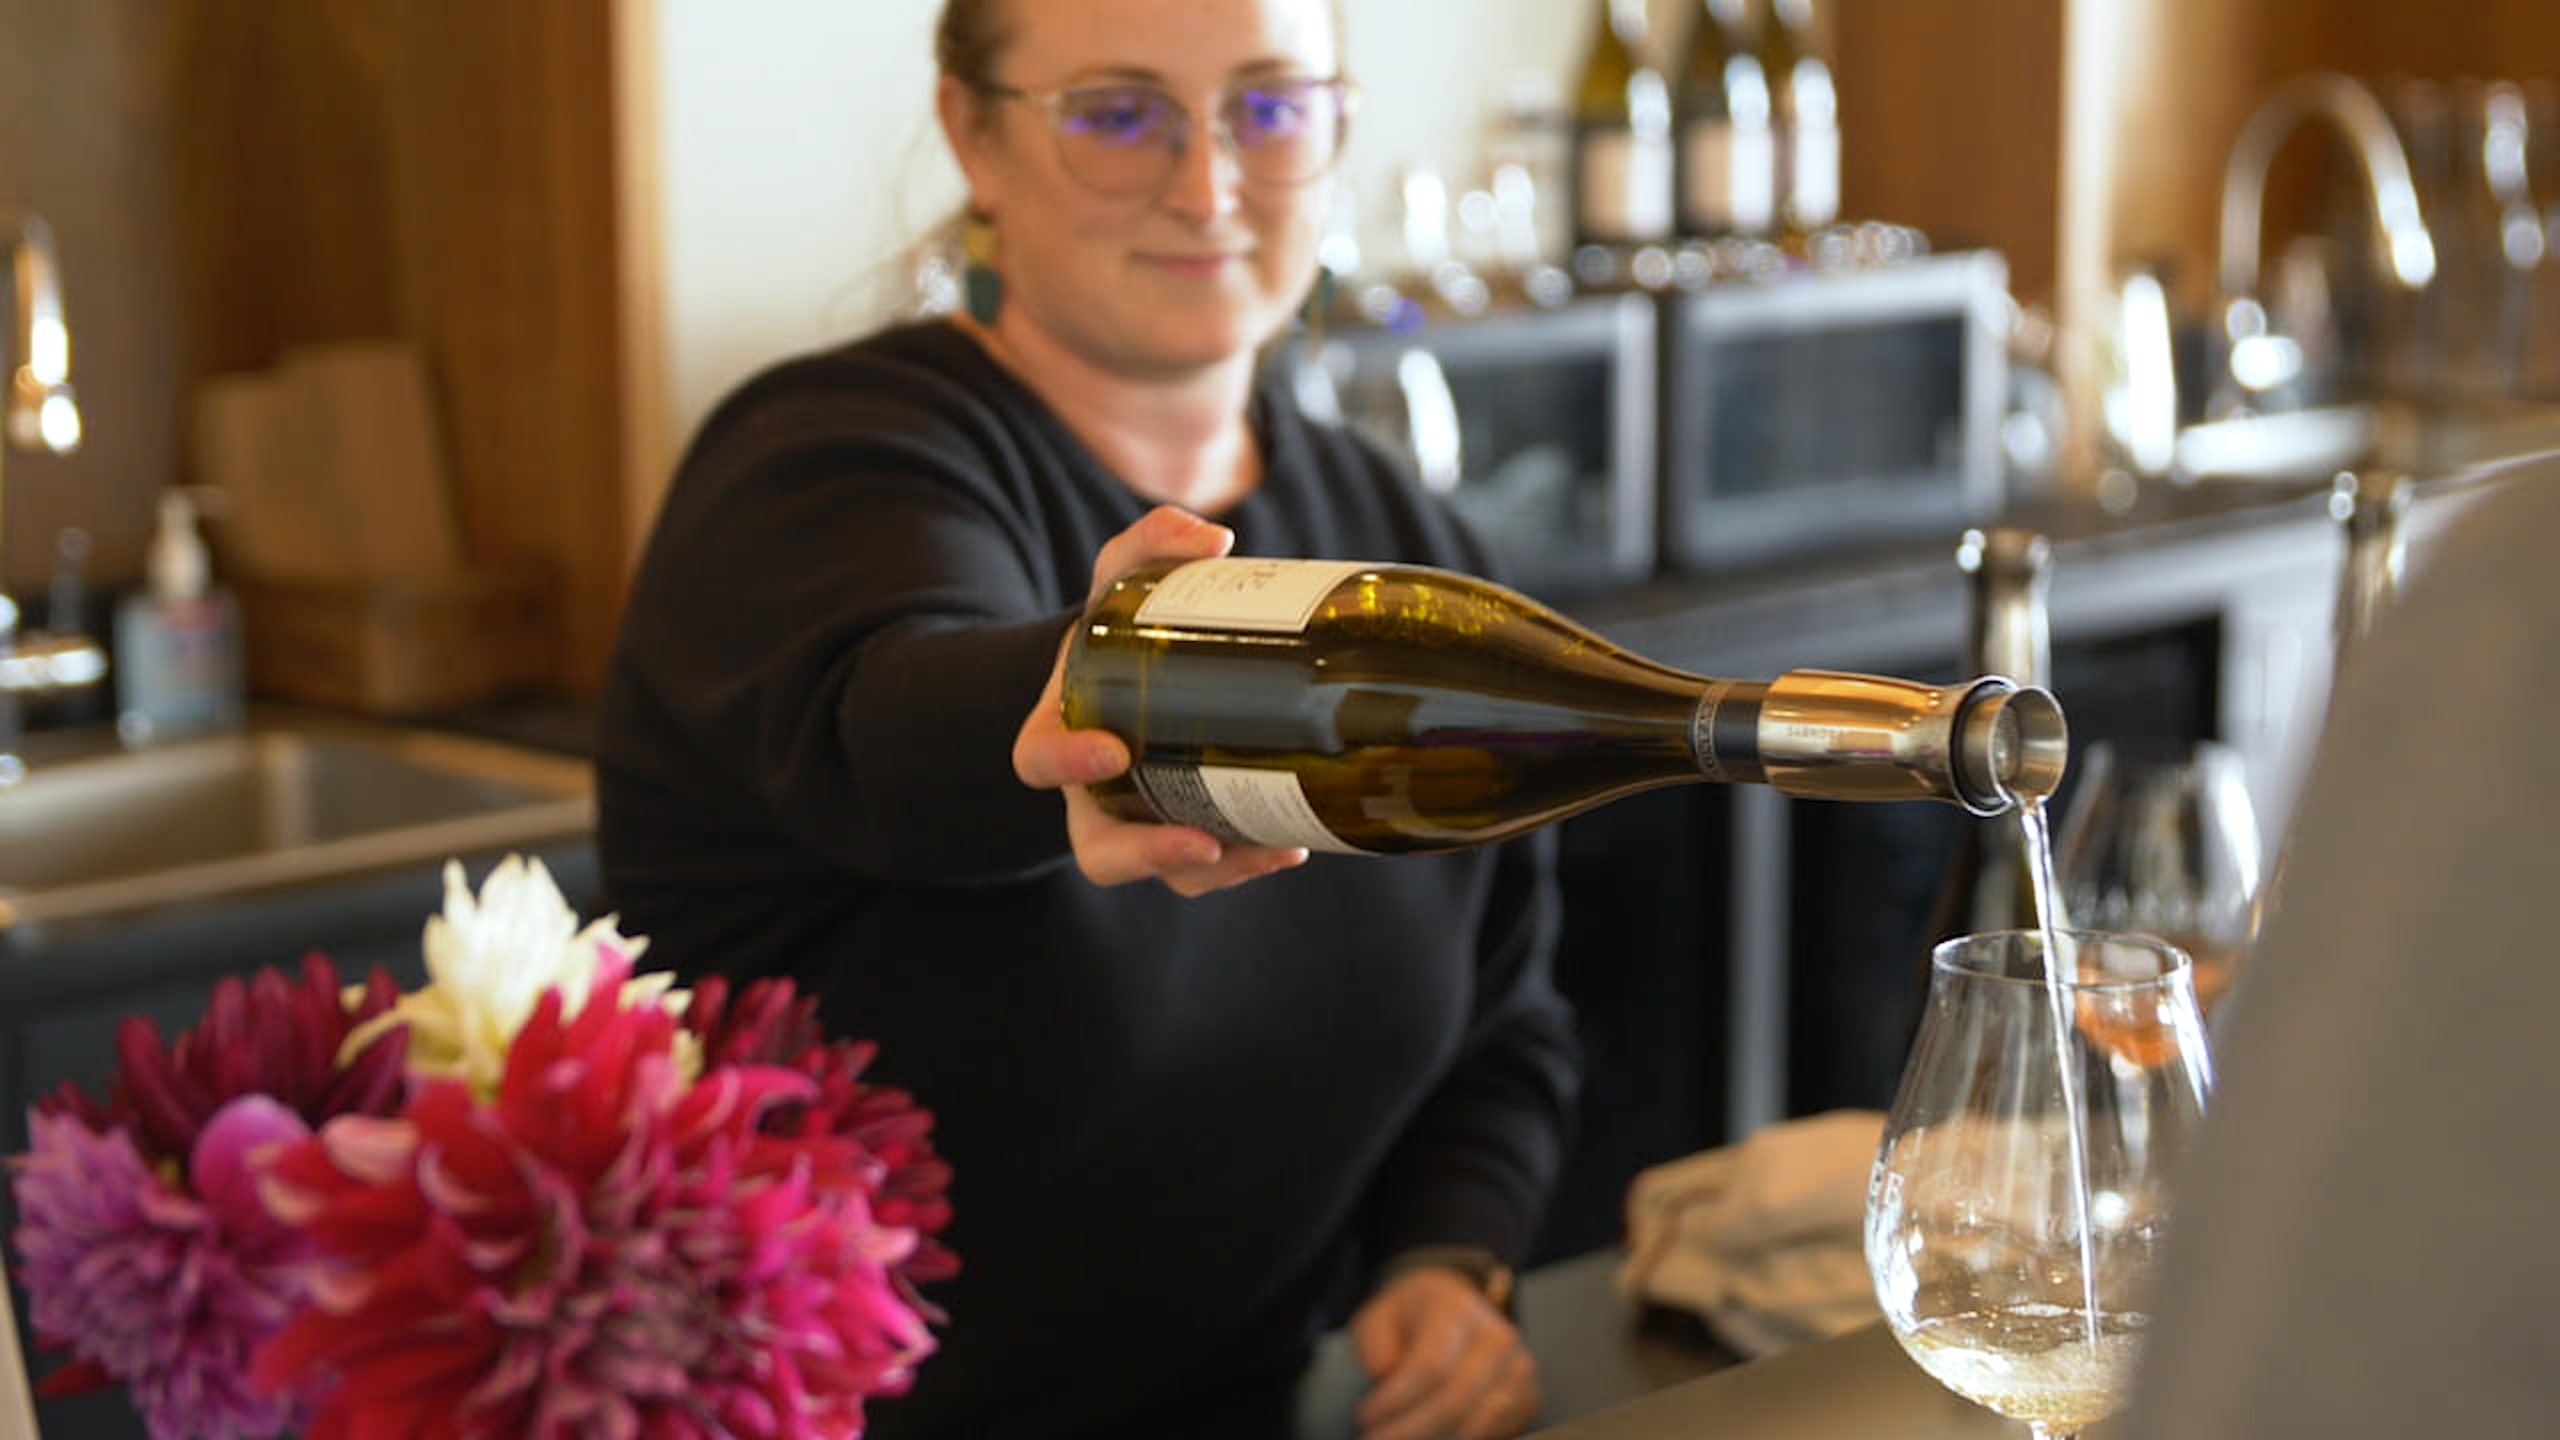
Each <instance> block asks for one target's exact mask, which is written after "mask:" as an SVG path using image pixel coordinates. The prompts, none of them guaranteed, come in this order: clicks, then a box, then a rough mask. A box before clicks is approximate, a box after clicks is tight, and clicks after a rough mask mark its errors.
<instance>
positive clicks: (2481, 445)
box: [2176, 401, 2560, 488]
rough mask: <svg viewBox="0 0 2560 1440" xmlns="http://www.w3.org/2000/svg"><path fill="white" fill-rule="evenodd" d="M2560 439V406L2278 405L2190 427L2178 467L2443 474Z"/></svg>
mask: <svg viewBox="0 0 2560 1440" xmlns="http://www.w3.org/2000/svg"><path fill="white" fill-rule="evenodd" d="M2555 446H2560V408H2555V407H2551V406H2545V405H2507V404H2496V405H2491V404H2472V405H2443V404H2438V405H2418V404H2413V403H2410V402H2406V401H2374V402H2367V403H2357V404H2345V405H2331V406H2322V407H2318V408H2314V409H2307V410H2292V411H2274V412H2270V413H2267V414H2263V415H2248V416H2242V417H2239V418H2236V419H2230V420H2214V421H2207V422H2205V423H2203V424H2199V425H2191V426H2188V427H2187V428H2186V429H2185V430H2183V431H2181V432H2180V433H2179V435H2178V447H2177V462H2176V473H2178V474H2180V475H2182V476H2186V477H2190V478H2192V479H2198V480H2208V481H2246V482H2260V483H2268V482H2272V483H2275V484H2279V485H2299V486H2303V487H2306V488H2309V487H2319V486H2326V485H2327V484H2328V483H2329V481H2330V479H2331V478H2332V477H2333V476H2335V475H2336V474H2337V473H2338V472H2339V471H2341V470H2381V471H2390V472H2393V473H2396V474H2400V475H2405V476H2408V477H2409V478H2410V479H2413V480H2434V479H2444V478H2447V477H2450V476H2454V475H2457V474H2460V473H2462V472H2464V471H2466V470H2468V469H2470V468H2471V467H2473V466H2476V465H2481V464H2484V463H2489V462H2495V461H2499V460H2504V459H2508V458H2511V457H2516V456H2522V455H2532V454H2539V453H2541V452H2544V451H2548V450H2551V449H2552V448H2554V447H2555Z"/></svg>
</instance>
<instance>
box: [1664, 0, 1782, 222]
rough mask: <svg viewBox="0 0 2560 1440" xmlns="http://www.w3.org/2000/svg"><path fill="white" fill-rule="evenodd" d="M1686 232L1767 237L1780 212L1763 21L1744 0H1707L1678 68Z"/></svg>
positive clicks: (1682, 219) (1681, 210)
mask: <svg viewBox="0 0 2560 1440" xmlns="http://www.w3.org/2000/svg"><path fill="white" fill-rule="evenodd" d="M1679 118H1680V130H1679V154H1680V168H1679V177H1678V179H1679V183H1678V193H1679V202H1680V203H1679V213H1680V230H1681V233H1682V234H1684V235H1691V236H1696V237H1698V238H1701V239H1714V238H1716V237H1719V236H1725V235H1765V234H1767V233H1768V232H1769V229H1770V226H1771V223H1772V221H1773V219H1774V217H1775V215H1776V212H1777V185H1778V176H1777V148H1776V145H1777V142H1776V139H1775V137H1774V135H1773V134H1772V133H1771V130H1770V116H1769V77H1768V75H1767V73H1766V72H1765V71H1763V70H1762V69H1761V68H1760V46H1759V27H1758V26H1757V24H1755V23H1754V20H1753V16H1752V13H1751V11H1750V10H1749V8H1748V7H1747V6H1746V5H1745V4H1744V0H1704V4H1702V5H1701V6H1700V7H1699V11H1698V19H1697V23H1696V25H1695V26H1694V27H1693V28H1692V29H1691V30H1690V32H1689V53H1688V57H1687V59H1686V61H1685V62H1684V63H1683V64H1682V66H1681V71H1680V99H1679Z"/></svg>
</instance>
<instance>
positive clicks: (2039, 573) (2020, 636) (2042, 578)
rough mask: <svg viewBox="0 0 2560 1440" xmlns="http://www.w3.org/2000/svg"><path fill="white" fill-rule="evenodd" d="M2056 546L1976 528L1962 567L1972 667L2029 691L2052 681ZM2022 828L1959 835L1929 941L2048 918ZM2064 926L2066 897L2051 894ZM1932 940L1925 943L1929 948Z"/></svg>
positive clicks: (1999, 826)
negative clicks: (2040, 908)
mask: <svg viewBox="0 0 2560 1440" xmlns="http://www.w3.org/2000/svg"><path fill="white" fill-rule="evenodd" d="M2052 558H2053V549H2052V546H2051V544H2050V543H2049V542H2047V541H2046V539H2045V537H2044V536H2042V535H2040V534H2038V533H2036V532H2035V531H2032V530H2021V529H2005V528H2004V529H1994V530H1968V531H1966V532H1965V535H1964V539H1963V540H1962V541H1961V542H1960V543H1959V544H1958V545H1957V547H1956V567H1957V568H1958V569H1960V570H1962V571H1963V572H1964V573H1965V575H1966V578H1967V580H1968V582H1969V596H1970V599H1969V605H1968V611H1967V633H1966V641H1965V669H1966V671H1967V672H1968V673H1970V674H1975V675H1996V676H2000V677H2003V678H2005V679H2008V680H2011V681H2014V682H2016V683H2017V684H2019V685H2021V686H2024V687H2028V688H2031V689H2036V690H2042V689H2044V688H2045V687H2047V686H2049V685H2050V684H2051V683H2052V670H2053V640H2052V628H2051V627H2052V622H2051V620H2050V619H2049V618H2048V610H2047V602H2046V595H2047V592H2048V590H2049V589H2050V586H2051V583H2052ZM2033 863H2034V862H2033V860H2032V859H2031V858H2030V857H2029V855H2028V852H2027V838H2026V831H2025V829H2024V827H2022V826H2020V825H2019V824H2018V822H2017V821H2016V820H2015V819H2014V818H2011V817H2003V818H2000V819H1996V820H1972V821H1969V822H1967V823H1966V824H1965V826H1964V828H1963V833H1961V834H1960V835H1959V836H1957V839H1956V846H1955V850H1954V853H1953V854H1952V855H1951V856H1950V858H1949V863H1948V866H1947V873H1946V876H1945V878H1944V879H1943V880H1942V881H1941V882H1940V884H1939V888H1938V900H1937V905H1936V907H1935V909H1934V911H1933V912H1932V914H1931V915H1930V919H1929V942H1930V945H1931V946H1934V945H1935V944H1937V942H1939V941H1941V940H1949V939H1953V938H1954V937H1956V936H1958V935H1980V934H1985V933H1988V932H1990V931H1994V930H2032V929H2035V928H2037V926H2038V924H2039V923H2040V922H2039V920H2038V918H2037V914H2036V896H2035V890H2034V884H2035V882H2034V879H2033V872H2032V869H2031V866H2032V865H2033ZM2051 901H2052V904H2053V906H2054V914H2055V919H2056V921H2057V923H2059V922H2060V920H2061V909H2062V897H2061V896H2060V895H2059V894H2056V895H2054V896H2052V897H2051ZM1926 948H1927V947H1924V953H1925V950H1926Z"/></svg>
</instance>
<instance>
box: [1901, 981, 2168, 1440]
mask: <svg viewBox="0 0 2560 1440" xmlns="http://www.w3.org/2000/svg"><path fill="white" fill-rule="evenodd" d="M2062 940H2063V944H2064V953H2065V954H2067V955H2068V956H2069V957H2070V963H2069V964H2068V965H2066V966H2065V967H2064V973H2065V974H2067V975H2068V976H2069V977H2071V978H2070V979H2069V980H2068V981H2067V983H2066V984H2065V986H2064V987H2063V994H2062V996H2061V997H2060V999H2061V1003H2060V1004H2059V1005H2057V1004H2056V1003H2055V997H2054V996H2053V995H2052V994H2050V993H2049V991H2048V987H2047V985H2046V983H2045V946H2044V936H2043V935H2042V934H2041V933H2040V932H2037V931H2032V930H2010V931H2000V932H1995V933H1992V934H1986V935H1968V936H1961V937H1959V938H1957V939H1953V940H1950V941H1948V942H1946V943H1945V944H1943V945H1941V946H1939V947H1938V949H1937V951H1936V952H1935V954H1934V956H1933V957H1932V963H1931V966H1930V985H1929V999H1928V1008H1927V1011H1926V1014H1925V1016H1924V1017H1923V1019H1922V1021H1921V1026H1920V1032H1919V1035H1918V1037H1917V1038H1916V1039H1915V1040H1914V1042H1913V1045H1912V1049H1911V1057H1910V1059H1909V1061H1908V1062H1907V1064H1906V1066H1905V1068H1904V1070H1903V1074H1902V1081H1901V1085H1900V1088H1899V1089H1898V1090H1897V1092H1896V1094H1895V1096H1894V1101H1893V1106H1892V1109H1891V1110H1890V1111H1889V1112H1888V1113H1887V1115H1886V1118H1885V1126H1884V1138H1883V1141H1882V1143H1881V1145H1880V1146H1879V1148H1878V1150H1877V1153H1876V1163H1875V1169H1874V1171H1873V1173H1872V1174H1871V1176H1870V1177H1869V1180H1868V1184H1867V1213H1866V1234H1865V1244H1866V1256H1867V1266H1868V1270H1869V1272H1870V1275H1871V1276H1872V1278H1873V1280H1874V1282H1875V1289H1876V1299H1877V1301H1878V1303H1879V1304H1880V1305H1881V1307H1882V1308H1883V1311H1884V1316H1885V1322H1886V1324H1887V1325H1888V1327H1890V1328H1891V1330H1892V1331H1893V1334H1894V1338H1895V1339H1896V1340H1898V1341H1900V1342H1901V1344H1902V1347H1903V1349H1904V1350H1905V1351H1907V1352H1908V1353H1909V1354H1910V1355H1911V1357H1912V1359H1913V1360H1915V1361H1916V1362H1918V1363H1919V1365H1920V1367H1921V1368H1922V1369H1924V1370H1926V1371H1928V1372H1929V1374H1930V1375H1931V1376H1933V1377H1934V1378H1936V1379H1937V1380H1938V1381H1939V1383H1941V1384H1943V1385H1945V1386H1946V1387H1947V1388H1949V1389H1951V1390H1953V1391H1955V1392H1956V1393H1957V1394H1960V1395H1962V1396H1964V1397H1965V1398H1967V1399H1969V1400H1972V1401H1974V1402H1975V1403H1977V1404H1980V1405H1982V1406H1984V1407H1985V1408H1987V1409H1990V1410H1992V1411H1994V1412H1996V1413H1998V1414H2001V1415H2005V1416H2008V1417H2009V1418H2011V1419H2013V1420H2019V1421H2023V1422H2025V1423H2026V1424H2027V1426H2028V1427H2029V1428H2030V1429H2031V1430H2033V1431H2034V1433H2035V1434H2036V1435H2037V1436H2038V1437H2040V1440H2061V1437H2067V1436H2071V1435H2074V1434H2076V1433H2077V1432H2078V1431H2079V1429H2080V1427H2082V1426H2084V1425H2088V1424H2092V1423H2094V1422H2096V1421H2099V1420H2103V1419H2105V1418H2106V1417H2107V1416H2108V1415H2109V1414H2111V1413H2113V1412H2114V1411H2115V1410H2116V1408H2117V1407H2118V1406H2119V1405H2120V1404H2121V1403H2122V1400H2123V1396H2124V1392H2125V1388H2126V1386H2127V1384H2128V1382H2129V1380H2130V1377H2131V1371H2132V1367H2133V1360H2134V1356H2135V1352H2136V1351H2137V1349H2138V1348H2139V1346H2140V1343H2141V1339H2142V1332H2143V1327H2144V1324H2145V1316H2144V1314H2143V1313H2142V1311H2141V1309H2140V1308H2139V1307H2140V1306H2141V1304H2142V1295H2143V1293H2144V1292H2145V1291H2146V1290H2147V1289H2148V1288H2149V1282H2150V1279H2151V1276H2152V1273H2153V1271H2154V1269H2155V1267H2156V1266H2157V1264H2158V1262H2159V1259H2160V1254H2161V1245H2162V1240H2163V1238H2164V1235H2165V1233H2166V1230H2167V1228H2168V1219H2169V1198H2168V1192H2167V1188H2166V1182H2167V1179H2168V1177H2169V1176H2170V1175H2171V1173H2172V1172H2173V1171H2174V1169H2175V1167H2176V1164H2177V1162H2178V1160H2179V1157H2180V1156H2181V1155H2182V1154H2183V1152H2184V1151H2185V1150H2186V1148H2187V1145H2188V1142H2189V1141H2190V1139H2191V1138H2192V1137H2193V1134H2194V1132H2195V1130H2196V1128H2197V1126H2198V1124H2199V1122H2200V1121H2201V1120H2202V1118H2203V1115H2204V1108H2205V1102H2206V1097H2207V1096H2208V1094H2209V1093H2210V1092H2211V1090H2212V1087H2213V1069H2212V1061H2211V1058H2210V1056H2209V1054H2208V1052H2207V1050H2206V1041H2205V1033H2204V1021H2203V1017H2202V1014H2201V1013H2200V1012H2199V1010H2198V1008H2197V1006H2196V996H2195V989H2194V985H2193V974H2192V970H2191V968H2190V966H2189V964H2188V962H2187V959H2186V957H2185V955H2184V954H2182V953H2181V952H2180V951H2179V950H2178V949H2177V948H2176V947H2175V946H2172V945H2168V944H2166V943H2164V942H2162V941H2159V940H2156V939H2153V938H2151V937H2149V936H2142V935H2109V934H2101V933H2095V932H2089V931H2069V930H2066V931H2064V932H2062ZM2060 1017H2068V1018H2067V1021H2065V1023H2064V1025H2063V1027H2062V1031H2061V1033H2060V1034H2059V1036H2057V1033H2056V1028H2057V1019H2058V1018H2060ZM2066 1077H2067V1080H2068V1084H2067V1085H2066ZM2075 1097H2076V1104H2077V1105H2078V1107H2079V1109H2080V1110H2081V1113H2082V1114H2083V1115H2084V1116H2085V1117H2086V1134H2087V1137H2088V1141H2087V1147H2086V1162H2085V1165H2081V1164H2075V1163H2074V1161H2073V1160H2072V1158H2071V1157H2072V1146H2071V1145H2070V1144H2069V1142H2068V1136H2069V1134H2070V1128H2069V1120H2068V1116H2069V1113H2070V1109H2069V1107H2070V1106H2071V1105H2072V1104H2073V1103H2075ZM2084 1236H2085V1237H2086V1243H2085V1245H2084V1243H2083V1237H2084ZM2084 1257H2085V1259H2084ZM2093 1299H2094V1316H2093V1314H2092V1300H2093Z"/></svg>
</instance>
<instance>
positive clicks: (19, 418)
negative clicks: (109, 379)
mask: <svg viewBox="0 0 2560 1440" xmlns="http://www.w3.org/2000/svg"><path fill="white" fill-rule="evenodd" d="M7 243H8V248H9V251H10V253H11V255H12V256H13V257H14V259H15V265H14V267H13V268H14V269H15V272H16V277H17V289H18V351H17V365H16V367H15V368H13V369H12V370H11V371H10V372H9V398H8V402H7V406H8V434H9V443H10V444H12V445H15V446H17V447H18V448H19V449H21V450H30V451H41V452H44V453H47V454H53V455H68V454H70V453H71V452H72V451H74V450H77V449H79V448H80V406H79V402H78V400H77V399H76V398H75V397H74V396H73V394H72V391H71V330H70V327H69V326H67V325H65V324H64V323H63V320H62V278H61V271H60V269H59V268H58V267H57V266H56V265H55V263H54V258H53V227H51V226H49V225H47V224H45V222H44V219H43V217H41V216H36V215H29V216H26V217H24V218H22V219H20V220H19V221H18V223H17V230H16V233H15V235H13V236H11V237H10V239H9V240H8V242H7Z"/></svg>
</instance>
